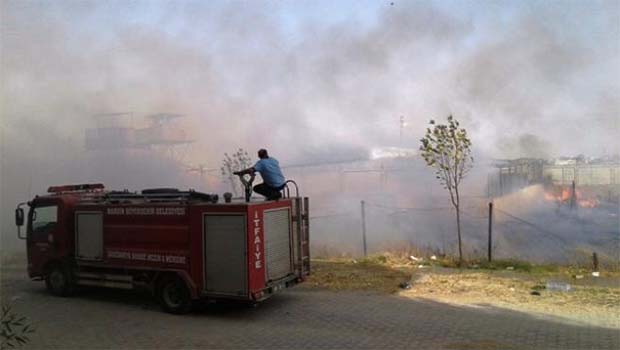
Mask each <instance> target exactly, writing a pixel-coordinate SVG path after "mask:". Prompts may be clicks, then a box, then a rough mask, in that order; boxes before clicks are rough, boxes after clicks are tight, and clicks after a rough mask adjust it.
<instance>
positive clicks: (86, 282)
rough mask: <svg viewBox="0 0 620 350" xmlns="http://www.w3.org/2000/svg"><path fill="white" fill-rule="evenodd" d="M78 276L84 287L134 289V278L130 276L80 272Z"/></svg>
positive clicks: (80, 283) (79, 282)
mask: <svg viewBox="0 0 620 350" xmlns="http://www.w3.org/2000/svg"><path fill="white" fill-rule="evenodd" d="M76 276H77V279H78V281H77V282H78V284H79V285H83V286H99V287H109V288H122V289H133V278H132V277H131V276H129V275H113V274H107V273H93V272H78V273H77V274H76Z"/></svg>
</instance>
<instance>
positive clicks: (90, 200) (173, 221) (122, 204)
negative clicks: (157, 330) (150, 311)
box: [15, 184, 310, 313]
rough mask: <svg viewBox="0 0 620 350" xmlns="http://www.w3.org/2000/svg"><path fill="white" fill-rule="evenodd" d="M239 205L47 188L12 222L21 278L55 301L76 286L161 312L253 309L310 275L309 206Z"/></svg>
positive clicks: (289, 200) (296, 202)
mask: <svg viewBox="0 0 620 350" xmlns="http://www.w3.org/2000/svg"><path fill="white" fill-rule="evenodd" d="M286 192H287V193H290V192H289V191H286ZM227 197H229V196H227ZM246 198H247V201H244V200H243V199H240V200H229V199H230V198H227V200H226V202H221V201H218V197H217V195H210V194H205V193H201V192H196V191H193V190H189V191H179V190H177V189H151V190H143V191H141V192H140V193H137V192H129V191H126V190H125V191H107V190H105V188H104V186H103V185H102V184H82V185H68V186H53V187H50V188H49V189H48V194H47V195H44V196H36V197H35V198H34V199H33V200H31V201H30V202H28V203H21V204H20V205H19V206H18V207H17V209H16V210H15V221H16V224H17V226H18V236H19V237H20V238H21V239H25V240H26V246H27V252H28V275H29V276H30V277H31V278H32V279H35V280H44V281H45V283H46V286H47V288H48V289H49V291H50V292H51V293H53V294H54V295H58V296H68V295H71V294H72V293H73V292H74V290H75V289H76V287H77V286H80V285H82V286H102V287H112V288H124V289H134V288H145V289H147V290H149V291H150V292H152V293H153V294H154V295H155V296H156V297H157V298H158V300H159V302H160V303H161V305H162V307H163V309H164V310H166V311H168V312H172V313H184V312H188V311H189V310H190V309H191V305H192V302H193V301H195V300H198V299H208V300H218V299H235V300H241V301H246V302H251V303H256V302H259V301H262V300H265V299H266V298H268V297H269V296H270V295H272V294H273V293H274V292H276V291H278V290H281V289H284V288H287V287H290V286H292V285H294V284H296V283H299V282H301V281H303V280H304V279H305V278H306V277H307V276H308V275H309V274H310V253H309V243H308V230H309V225H308V198H307V197H305V198H302V197H299V195H296V196H295V197H290V196H286V194H285V196H284V198H282V199H279V200H277V201H263V200H260V201H253V200H250V199H249V196H247V197H246ZM25 204H28V206H29V207H30V209H29V211H28V213H27V217H26V215H25V213H24V209H23V208H22V207H23V206H24V205H25ZM26 219H27V220H26ZM24 221H27V222H26V234H25V236H22V232H20V226H23V225H24Z"/></svg>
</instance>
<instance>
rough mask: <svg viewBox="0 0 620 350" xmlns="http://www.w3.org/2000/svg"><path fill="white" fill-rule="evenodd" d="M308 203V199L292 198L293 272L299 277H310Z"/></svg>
mask: <svg viewBox="0 0 620 350" xmlns="http://www.w3.org/2000/svg"><path fill="white" fill-rule="evenodd" d="M309 209H310V203H309V200H308V197H299V196H297V197H293V215H292V221H293V233H294V234H293V239H294V241H293V243H294V244H296V246H297V249H296V253H295V270H296V271H299V272H300V275H301V276H308V275H310V237H309V236H310V215H309V213H310V210H309Z"/></svg>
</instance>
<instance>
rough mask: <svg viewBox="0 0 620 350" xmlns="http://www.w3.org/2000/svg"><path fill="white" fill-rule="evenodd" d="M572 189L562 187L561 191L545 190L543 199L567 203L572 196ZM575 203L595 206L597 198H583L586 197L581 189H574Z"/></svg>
mask: <svg viewBox="0 0 620 350" xmlns="http://www.w3.org/2000/svg"><path fill="white" fill-rule="evenodd" d="M571 192H572V190H571V189H570V188H562V190H561V191H558V190H555V191H546V192H545V193H544V196H545V200H547V201H550V202H558V203H559V204H564V203H568V202H570V200H571V197H572V193H571ZM576 197H577V201H576V203H577V205H578V206H580V207H582V208H596V207H597V206H598V205H599V200H598V199H596V198H584V197H586V196H585V195H584V194H583V193H582V192H581V191H579V190H577V191H576Z"/></svg>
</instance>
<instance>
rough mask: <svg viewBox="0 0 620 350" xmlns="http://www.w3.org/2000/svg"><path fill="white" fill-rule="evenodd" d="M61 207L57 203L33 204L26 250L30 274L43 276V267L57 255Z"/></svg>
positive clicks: (29, 216) (29, 217) (29, 214)
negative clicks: (56, 243)
mask: <svg viewBox="0 0 620 350" xmlns="http://www.w3.org/2000/svg"><path fill="white" fill-rule="evenodd" d="M58 214H59V207H58V204H55V203H38V204H33V206H32V207H31V208H30V212H29V213H28V228H27V237H26V250H27V252H28V274H29V275H30V276H31V277H35V276H40V275H42V273H43V271H42V269H43V267H44V266H45V264H46V263H47V262H48V261H49V260H51V259H52V258H53V257H54V256H55V255H56V249H55V244H54V242H55V240H56V236H57V230H58V229H59V227H58V226H59V225H58V217H59V216H58Z"/></svg>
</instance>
